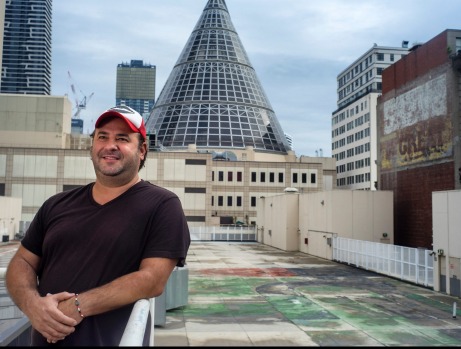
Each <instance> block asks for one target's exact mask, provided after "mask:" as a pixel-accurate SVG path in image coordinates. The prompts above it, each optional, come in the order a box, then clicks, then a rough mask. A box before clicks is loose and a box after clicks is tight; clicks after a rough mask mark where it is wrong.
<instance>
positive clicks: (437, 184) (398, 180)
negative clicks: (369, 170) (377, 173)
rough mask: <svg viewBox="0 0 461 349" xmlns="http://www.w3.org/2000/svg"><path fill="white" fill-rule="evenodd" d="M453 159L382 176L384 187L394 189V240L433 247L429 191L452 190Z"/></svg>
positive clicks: (404, 244)
mask: <svg viewBox="0 0 461 349" xmlns="http://www.w3.org/2000/svg"><path fill="white" fill-rule="evenodd" d="M453 171H454V165H453V162H447V163H443V164H437V165H433V166H425V167H418V168H413V169H408V170H402V171H399V172H389V173H386V174H383V175H382V176H381V180H382V184H383V187H384V188H383V189H384V190H393V191H394V243H395V244H396V245H400V246H408V247H423V248H427V249H432V192H433V191H443V190H453V189H454V185H453Z"/></svg>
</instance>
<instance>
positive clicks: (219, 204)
mask: <svg viewBox="0 0 461 349" xmlns="http://www.w3.org/2000/svg"><path fill="white" fill-rule="evenodd" d="M223 204H224V196H221V195H220V196H218V206H222V205H223Z"/></svg>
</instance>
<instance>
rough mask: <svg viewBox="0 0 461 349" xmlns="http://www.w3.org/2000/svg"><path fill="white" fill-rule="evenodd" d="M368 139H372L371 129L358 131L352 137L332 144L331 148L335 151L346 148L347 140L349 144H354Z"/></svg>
mask: <svg viewBox="0 0 461 349" xmlns="http://www.w3.org/2000/svg"><path fill="white" fill-rule="evenodd" d="M366 137H370V128H369V127H367V128H366V129H364V130H361V131H358V132H356V133H354V134H352V135H349V136H347V137H346V138H341V139H339V140H337V141H335V142H333V143H332V144H331V147H332V149H333V150H335V149H338V148H341V147H344V146H345V145H346V140H347V144H351V143H354V142H357V141H359V140H361V139H364V138H366Z"/></svg>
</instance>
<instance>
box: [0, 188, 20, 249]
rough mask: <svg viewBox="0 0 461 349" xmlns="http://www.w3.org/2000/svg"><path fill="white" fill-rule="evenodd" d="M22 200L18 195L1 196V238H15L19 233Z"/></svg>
mask: <svg viewBox="0 0 461 349" xmlns="http://www.w3.org/2000/svg"><path fill="white" fill-rule="evenodd" d="M21 211H22V200H21V198H17V197H7V196H0V239H2V241H3V239H4V236H7V237H8V240H13V239H14V237H15V235H16V234H18V233H19V224H20V221H21Z"/></svg>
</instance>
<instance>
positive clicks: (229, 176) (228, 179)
mask: <svg viewBox="0 0 461 349" xmlns="http://www.w3.org/2000/svg"><path fill="white" fill-rule="evenodd" d="M232 177H233V172H232V171H229V172H227V181H228V182H232V180H233V178H232Z"/></svg>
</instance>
